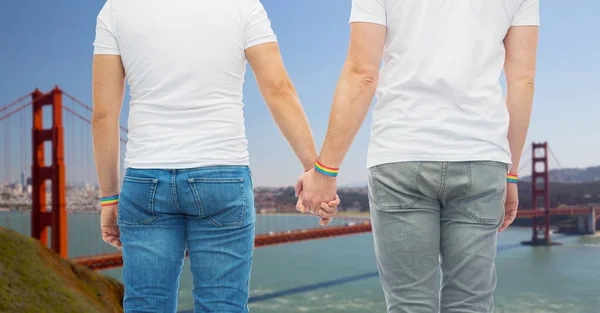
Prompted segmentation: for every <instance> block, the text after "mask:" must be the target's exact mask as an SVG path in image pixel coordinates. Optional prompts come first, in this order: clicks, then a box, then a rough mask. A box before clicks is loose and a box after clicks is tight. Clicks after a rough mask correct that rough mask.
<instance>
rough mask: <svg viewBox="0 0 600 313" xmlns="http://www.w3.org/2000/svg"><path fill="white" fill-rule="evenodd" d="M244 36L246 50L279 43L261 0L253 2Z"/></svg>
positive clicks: (252, 0)
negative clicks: (270, 43) (269, 43)
mask: <svg viewBox="0 0 600 313" xmlns="http://www.w3.org/2000/svg"><path fill="white" fill-rule="evenodd" d="M244 36H245V41H246V42H245V47H244V49H248V48H250V47H253V46H257V45H260V44H263V43H267V42H277V36H275V33H274V32H273V29H272V28H271V21H270V20H269V17H268V15H267V11H265V8H264V7H263V5H262V3H260V0H251V4H250V10H249V12H248V19H247V20H246V28H245V33H244Z"/></svg>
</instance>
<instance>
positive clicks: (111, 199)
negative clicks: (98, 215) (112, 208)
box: [100, 195, 119, 206]
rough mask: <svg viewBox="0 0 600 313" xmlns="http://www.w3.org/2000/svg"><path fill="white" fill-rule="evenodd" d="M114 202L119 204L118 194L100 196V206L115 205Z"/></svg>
mask: <svg viewBox="0 0 600 313" xmlns="http://www.w3.org/2000/svg"><path fill="white" fill-rule="evenodd" d="M115 204H119V195H116V196H112V197H105V198H100V205H101V206H109V205H115Z"/></svg>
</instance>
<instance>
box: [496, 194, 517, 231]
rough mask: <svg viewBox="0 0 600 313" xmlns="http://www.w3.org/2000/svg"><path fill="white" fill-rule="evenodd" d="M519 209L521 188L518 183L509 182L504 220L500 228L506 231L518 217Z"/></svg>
mask: <svg viewBox="0 0 600 313" xmlns="http://www.w3.org/2000/svg"><path fill="white" fill-rule="evenodd" d="M518 209H519V190H518V189H517V184H512V183H509V184H507V185H506V202H505V203H504V222H503V223H502V226H501V227H500V229H499V230H498V231H499V232H501V231H504V230H505V229H506V228H508V226H510V224H512V222H514V220H515V218H517V210H518Z"/></svg>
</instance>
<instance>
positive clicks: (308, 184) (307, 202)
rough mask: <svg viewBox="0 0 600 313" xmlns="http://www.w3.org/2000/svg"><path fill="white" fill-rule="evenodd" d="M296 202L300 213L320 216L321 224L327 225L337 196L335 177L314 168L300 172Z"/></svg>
mask: <svg viewBox="0 0 600 313" xmlns="http://www.w3.org/2000/svg"><path fill="white" fill-rule="evenodd" d="M296 195H298V203H297V205H296V209H297V210H298V211H300V212H302V213H309V214H312V215H317V216H320V217H321V218H322V219H321V225H327V224H329V222H330V221H331V218H332V217H333V216H334V215H335V212H336V210H337V206H338V205H339V198H338V197H337V195H336V179H335V178H334V177H329V176H326V175H323V174H321V173H318V172H317V171H315V170H314V169H311V170H310V171H308V172H306V173H304V174H302V176H300V179H299V180H298V183H297V184H296Z"/></svg>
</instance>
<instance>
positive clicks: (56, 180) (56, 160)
mask: <svg viewBox="0 0 600 313" xmlns="http://www.w3.org/2000/svg"><path fill="white" fill-rule="evenodd" d="M32 97H33V110H32V111H33V129H32V139H33V140H32V142H33V149H32V152H33V159H32V165H31V185H32V208H31V236H32V237H34V238H36V239H38V240H40V242H42V244H44V245H48V232H47V231H48V229H47V228H48V227H50V228H51V230H52V234H51V238H52V249H53V250H54V251H56V252H57V253H58V254H60V255H61V256H62V257H64V258H66V257H68V253H67V210H66V194H65V189H66V186H65V185H66V181H65V162H64V141H63V123H62V109H63V107H62V91H61V90H60V89H59V88H58V87H56V88H54V90H52V91H51V92H49V93H47V94H43V93H41V92H40V91H39V90H38V89H36V90H35V91H34V92H33V94H32ZM47 105H48V106H51V107H52V126H51V128H48V129H44V126H43V125H44V115H43V108H44V106H47ZM47 141H49V142H50V143H51V144H52V161H51V163H50V164H48V165H46V162H45V152H46V151H45V148H44V143H45V142H47ZM46 181H49V182H50V185H51V190H52V198H51V204H50V207H51V211H48V201H47V199H46V195H47V192H46V191H47V189H46V188H47V186H46Z"/></svg>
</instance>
